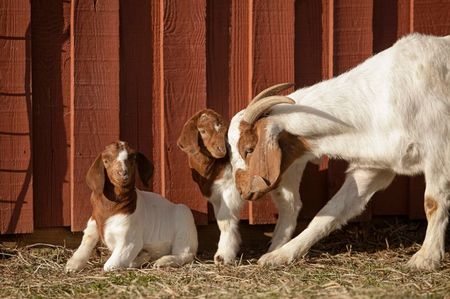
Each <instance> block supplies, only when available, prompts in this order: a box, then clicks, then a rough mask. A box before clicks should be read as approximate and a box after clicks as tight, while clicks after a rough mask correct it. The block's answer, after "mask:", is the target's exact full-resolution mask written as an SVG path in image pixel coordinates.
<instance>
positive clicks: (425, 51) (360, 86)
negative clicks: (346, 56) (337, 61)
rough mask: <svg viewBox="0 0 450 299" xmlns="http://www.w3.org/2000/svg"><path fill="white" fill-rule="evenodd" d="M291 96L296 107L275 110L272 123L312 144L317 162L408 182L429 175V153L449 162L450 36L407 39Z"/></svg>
mask: <svg viewBox="0 0 450 299" xmlns="http://www.w3.org/2000/svg"><path fill="white" fill-rule="evenodd" d="M289 97H290V98H292V99H293V100H295V101H296V103H297V105H296V106H295V107H292V106H290V105H279V106H275V107H274V108H273V109H272V112H271V119H273V123H274V124H276V126H278V128H277V129H278V130H279V129H281V130H286V131H288V132H290V133H292V134H295V135H298V136H302V137H304V138H306V140H307V141H308V143H309V145H310V146H311V151H312V153H314V155H316V156H317V157H320V156H321V155H329V156H331V157H338V158H342V159H344V160H347V161H349V162H351V163H352V164H356V165H359V166H364V167H375V168H382V169H386V168H388V169H391V170H393V171H395V172H396V173H399V174H406V175H413V174H417V173H420V172H422V171H423V168H424V161H425V159H426V158H427V155H429V154H431V155H433V156H435V154H439V155H442V156H441V160H445V159H447V160H448V159H449V158H450V152H449V151H448V149H449V147H450V138H446V139H442V136H448V133H450V118H449V117H450V37H446V38H437V37H432V38H430V37H428V36H423V35H411V36H408V37H406V38H404V39H402V40H400V41H399V42H397V43H396V44H395V45H394V46H393V47H391V48H389V49H387V50H385V51H383V52H381V53H379V54H377V55H375V56H373V57H371V58H370V59H368V60H366V61H365V62H363V63H362V64H360V65H359V66H357V67H356V68H354V69H352V70H351V71H349V72H347V73H344V74H342V75H340V76H338V77H336V78H334V79H331V80H328V81H324V82H321V83H319V84H316V85H314V86H312V87H309V88H304V89H300V90H297V91H295V92H294V93H292V94H290V95H289ZM314 109H315V110H316V111H315V110H314ZM293 111H298V112H293ZM286 112H287V113H289V115H286ZM445 154H446V155H445ZM448 171H450V170H447V173H449V172H448Z"/></svg>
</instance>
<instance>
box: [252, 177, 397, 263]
mask: <svg viewBox="0 0 450 299" xmlns="http://www.w3.org/2000/svg"><path fill="white" fill-rule="evenodd" d="M394 177H395V175H394V174H393V173H392V172H389V171H382V170H375V169H353V170H351V171H349V173H348V174H347V177H346V179H345V182H344V184H343V186H342V187H341V189H340V190H339V191H338V192H337V194H336V195H335V196H334V197H333V198H332V199H331V200H330V201H329V202H328V203H327V204H326V205H325V207H323V208H322V209H321V210H320V211H319V213H318V214H317V215H316V216H315V217H314V219H313V220H312V221H311V223H310V224H309V226H308V227H307V228H306V229H305V230H304V231H303V232H302V233H301V234H299V235H298V236H297V237H295V238H294V239H292V240H291V241H290V242H288V243H286V244H285V245H283V246H282V247H280V248H278V249H276V250H274V251H272V252H270V253H267V254H265V255H263V256H262V257H261V258H260V259H259V261H258V263H259V264H260V265H282V264H287V263H291V262H292V261H294V259H296V258H298V257H301V256H303V255H304V254H306V253H307V251H308V250H309V248H311V246H313V245H314V244H315V243H316V242H317V241H319V240H320V239H322V238H323V237H325V236H327V235H328V234H329V233H330V232H332V231H333V230H335V229H337V228H339V227H341V226H342V225H344V224H345V223H347V221H348V220H349V219H351V218H353V217H355V216H357V215H359V214H360V213H361V212H362V211H363V210H364V208H365V206H366V204H367V202H368V201H369V199H370V198H371V197H372V195H373V194H374V193H375V192H376V191H378V190H380V189H383V188H386V187H387V186H388V185H389V184H390V183H391V182H392V180H393V179H394Z"/></svg>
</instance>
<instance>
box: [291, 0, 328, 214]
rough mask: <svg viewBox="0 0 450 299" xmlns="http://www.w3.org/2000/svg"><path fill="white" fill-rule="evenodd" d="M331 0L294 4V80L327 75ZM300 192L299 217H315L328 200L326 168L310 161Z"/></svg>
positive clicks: (304, 82) (298, 82)
mask: <svg viewBox="0 0 450 299" xmlns="http://www.w3.org/2000/svg"><path fill="white" fill-rule="evenodd" d="M328 9H329V1H322V2H320V1H317V0H307V1H297V2H296V5H295V83H296V87H297V88H299V87H304V86H309V85H313V84H315V83H317V82H320V81H322V79H326V78H327V77H328V72H329V71H328V70H329V63H330V60H329V59H324V54H323V52H325V53H327V54H325V55H326V57H327V58H328V52H327V50H328V49H329V42H330V37H331V36H332V32H330V27H329V23H328V20H329V14H328ZM300 195H301V199H302V202H303V208H302V210H301V212H300V216H299V218H301V219H305V218H309V219H310V218H312V217H314V215H315V214H316V213H317V212H318V211H319V210H320V209H321V208H322V207H323V206H324V204H325V203H326V201H327V200H328V192H327V171H326V170H324V171H319V169H318V167H317V166H313V165H308V166H307V167H306V169H305V172H304V174H303V177H302V183H301V187H300Z"/></svg>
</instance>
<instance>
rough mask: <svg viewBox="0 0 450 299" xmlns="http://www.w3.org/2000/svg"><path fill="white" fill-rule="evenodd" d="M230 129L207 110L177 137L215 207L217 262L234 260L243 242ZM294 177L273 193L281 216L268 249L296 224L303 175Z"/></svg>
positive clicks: (276, 245)
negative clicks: (230, 148)
mask: <svg viewBox="0 0 450 299" xmlns="http://www.w3.org/2000/svg"><path fill="white" fill-rule="evenodd" d="M273 92H276V91H273V90H272V91H271V92H270V94H272V93H273ZM264 95H269V93H267V92H266V91H263V92H262V93H261V94H260V96H264ZM227 131H228V124H227V122H226V121H225V120H224V118H223V117H222V116H221V115H220V114H218V113H216V112H215V111H213V110H211V109H204V110H201V111H199V112H197V113H196V114H195V115H193V116H192V117H191V118H190V119H189V120H188V121H187V122H186V123H185V125H184V127H183V130H182V132H181V134H180V137H179V139H178V146H179V147H180V149H181V150H183V151H184V152H185V153H186V154H187V155H188V160H189V166H190V168H191V171H192V178H193V180H194V181H195V182H196V183H197V185H198V186H199V188H200V190H201V192H202V194H203V196H204V197H205V198H206V199H207V200H208V201H209V202H210V203H211V204H212V206H213V208H214V214H215V216H216V219H217V224H218V226H219V229H220V239H219V244H218V249H217V252H216V254H215V255H214V262H215V263H216V264H232V263H234V261H235V258H236V254H237V252H238V251H239V245H240V241H241V239H240V235H239V230H238V223H239V214H240V211H241V208H242V205H243V200H242V199H241V196H240V195H239V192H238V191H237V189H236V185H235V181H234V177H233V173H232V168H231V164H230V159H229V154H228V151H229V148H228V143H227V137H226V135H227ZM294 171H300V170H299V169H294ZM291 177H292V180H291V183H290V185H289V186H286V187H285V188H283V189H281V188H280V189H276V190H274V191H273V192H271V197H272V199H273V200H274V202H275V204H276V206H277V207H278V210H279V217H278V222H277V224H276V227H275V231H274V234H273V238H272V241H271V245H270V247H269V252H270V251H272V250H275V249H277V248H279V247H281V246H282V245H283V244H285V243H286V242H287V241H289V240H290V238H291V237H292V233H293V232H294V230H295V227H296V224H297V215H298V212H299V210H300V200H299V193H298V184H299V180H300V177H299V176H294V175H292V176H291ZM289 187H290V188H289Z"/></svg>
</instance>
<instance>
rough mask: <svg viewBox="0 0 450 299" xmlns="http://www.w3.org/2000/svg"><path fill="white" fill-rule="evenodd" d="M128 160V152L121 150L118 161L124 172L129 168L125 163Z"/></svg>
mask: <svg viewBox="0 0 450 299" xmlns="http://www.w3.org/2000/svg"><path fill="white" fill-rule="evenodd" d="M127 159H128V152H127V150H125V149H124V150H121V151H120V152H119V154H118V155H117V161H119V163H120V165H121V166H122V170H126V169H127V166H126V165H125V161H126V160H127Z"/></svg>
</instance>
